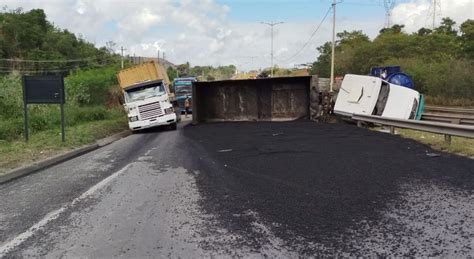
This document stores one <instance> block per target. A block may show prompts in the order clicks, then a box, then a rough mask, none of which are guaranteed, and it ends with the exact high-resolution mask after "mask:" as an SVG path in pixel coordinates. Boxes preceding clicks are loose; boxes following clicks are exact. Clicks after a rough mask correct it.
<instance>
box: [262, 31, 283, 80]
mask: <svg viewBox="0 0 474 259" xmlns="http://www.w3.org/2000/svg"><path fill="white" fill-rule="evenodd" d="M260 23H261V24H266V25H268V26H270V27H271V31H272V33H271V34H272V43H271V44H272V45H271V52H270V56H271V64H272V68H271V69H272V70H271V71H272V72H271V75H272V77H273V27H274V26H275V25H278V24H282V23H283V22H260Z"/></svg>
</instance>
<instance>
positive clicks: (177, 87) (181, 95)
mask: <svg viewBox="0 0 474 259" xmlns="http://www.w3.org/2000/svg"><path fill="white" fill-rule="evenodd" d="M196 81H197V80H196V78H194V77H180V78H175V79H174V81H173V92H174V94H175V96H176V102H177V109H178V113H184V111H185V109H186V108H185V107H184V101H185V100H186V98H189V102H190V104H191V106H190V107H189V112H191V113H192V111H193V110H192V93H193V82H196Z"/></svg>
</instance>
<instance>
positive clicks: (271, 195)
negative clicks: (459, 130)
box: [0, 122, 474, 258]
mask: <svg viewBox="0 0 474 259" xmlns="http://www.w3.org/2000/svg"><path fill="white" fill-rule="evenodd" d="M186 123H187V122H185V123H182V125H181V126H180V127H179V129H178V130H177V131H147V132H143V133H141V134H134V135H131V136H129V137H127V138H124V139H121V140H119V141H117V142H115V143H112V144H111V145H108V146H106V147H103V148H101V149H99V150H96V151H93V152H91V153H88V154H86V155H83V156H80V157H77V158H75V159H72V160H69V161H67V162H64V163H62V164H59V165H56V166H54V167H51V168H48V169H46V170H43V171H41V172H38V173H35V174H32V175H29V176H26V177H23V178H20V179H17V180H14V181H11V182H9V183H6V184H3V185H1V186H0V196H1V197H2V199H1V200H0V257H28V256H46V257H62V256H65V257H78V256H86V257H112V256H124V257H135V258H136V257H194V258H195V257H212V256H218V257H219V256H223V255H226V256H243V257H260V256H271V257H296V256H298V255H314V254H326V255H334V254H340V255H375V254H377V255H387V254H389V255H415V256H420V255H421V256H430V255H447V256H450V255H461V256H466V255H471V256H472V255H474V252H473V249H474V227H473V226H474V216H473V215H474V213H473V212H474V202H473V201H474V194H473V191H472V190H473V189H472V188H473V186H474V185H473V183H474V175H473V173H474V172H473V168H474V167H473V165H474V163H473V162H472V160H470V159H466V158H461V157H457V156H451V155H447V154H443V153H441V154H439V153H438V155H439V156H432V155H427V154H426V153H427V152H432V151H431V150H429V149H427V148H426V147H425V146H423V145H419V144H416V143H415V142H413V141H408V140H401V139H398V138H397V137H394V136H389V135H387V134H381V133H371V132H369V131H366V130H364V129H358V128H356V127H353V126H347V125H344V126H341V127H339V129H338V128H337V126H335V125H328V126H315V125H316V124H309V123H304V122H303V123H300V124H298V123H296V124H260V125H258V126H252V125H255V124H251V123H249V124H235V125H234V124H226V125H224V126H220V125H214V124H210V125H203V126H197V127H186V128H183V125H185V124H186ZM242 125H244V126H242ZM246 125H247V126H246ZM295 128H297V129H301V130H300V131H299V132H298V134H300V136H302V138H301V139H298V137H297V136H295V135H294V134H296V133H295V132H293V131H294V129H295ZM308 129H309V131H306V130H308ZM318 130H319V131H320V132H319V133H325V134H333V133H334V134H335V135H333V137H335V139H336V141H335V142H332V143H333V145H335V147H337V148H338V149H339V151H341V152H350V153H352V154H354V150H356V149H348V148H347V147H344V146H343V145H342V144H341V143H343V142H344V141H346V140H347V139H348V138H349V137H350V136H353V135H355V136H356V138H359V137H361V136H363V137H365V139H364V141H359V142H360V143H362V142H373V143H374V144H373V145H372V146H373V147H376V146H377V145H379V146H380V145H381V144H384V143H389V144H390V143H391V144H392V145H395V146H396V147H394V148H396V149H397V152H395V154H394V155H393V159H401V158H402V157H401V156H403V152H405V153H407V155H413V154H418V153H419V154H418V155H419V156H418V158H417V159H420V160H424V161H426V164H425V165H424V166H421V165H419V166H416V167H414V168H413V171H410V172H408V173H407V174H403V175H398V174H396V176H397V177H396V178H395V176H394V174H393V173H387V175H388V176H387V177H379V178H378V177H377V176H376V175H377V174H382V173H384V172H383V170H384V169H385V168H389V167H394V166H398V167H399V168H397V169H400V170H403V169H404V168H406V167H405V166H404V165H403V163H400V162H397V161H398V160H387V161H386V162H385V164H386V165H380V164H381V163H383V161H382V160H381V158H382V157H383V154H381V153H383V152H384V151H383V150H384V149H383V148H379V149H377V148H376V150H372V151H371V150H370V149H369V150H365V151H363V152H361V153H362V155H365V157H366V158H372V160H370V159H369V161H365V162H368V164H369V166H368V167H361V168H363V169H357V168H354V167H353V166H354V165H356V164H358V163H359V164H360V163H362V162H363V161H361V160H360V158H358V157H357V156H356V154H354V155H355V156H354V157H353V158H351V159H349V158H348V159H344V161H343V162H342V163H341V164H340V165H337V164H334V163H333V162H331V161H334V160H331V161H328V159H327V156H333V157H337V156H338V155H341V154H342V153H335V154H329V155H327V156H326V155H323V153H327V150H326V151H324V149H321V148H322V146H319V147H314V145H313V144H312V143H311V140H308V141H305V140H304V138H308V136H312V135H314V134H318ZM225 132H226V134H224V133H225ZM239 132H240V133H239ZM344 132H345V133H344ZM239 134H240V135H239ZM248 136H253V138H254V139H253V140H252V138H251V137H248ZM255 137H256V138H258V139H259V140H258V141H259V142H254V141H255ZM227 139H230V140H227ZM342 140H344V141H342ZM314 141H319V142H321V143H323V144H324V145H327V144H328V143H331V140H330V138H328V137H323V136H319V137H318V138H317V139H316V140H314ZM328 141H329V142H328ZM384 141H385V142H384ZM359 142H357V143H353V146H357V145H358V144H359ZM275 143H281V145H280V144H275ZM285 143H286V144H285ZM304 143H306V145H305V144H304ZM398 149H400V150H398ZM318 150H322V151H320V153H318V152H319V151H318ZM328 150H329V149H328ZM323 151H324V152H323ZM377 153H379V154H377ZM301 155H303V156H308V157H312V158H313V159H309V160H314V161H317V160H318V159H320V160H319V163H320V164H321V161H324V162H325V163H326V162H327V164H328V165H321V172H325V174H324V175H328V174H329V173H331V172H333V174H334V175H335V177H346V178H347V177H349V181H343V180H341V179H342V178H337V179H336V178H335V179H333V178H327V177H326V176H324V175H322V174H319V173H318V172H314V173H311V174H302V173H301V174H300V173H297V170H298V172H307V171H308V170H307V169H305V167H308V165H310V164H300V166H298V165H296V164H295V163H293V162H292V161H296V162H298V161H299V159H302V158H304V159H305V160H308V159H307V157H300V156H301ZM269 157H271V160H268V159H269ZM252 159H254V160H252ZM269 161H274V163H272V164H274V165H276V166H279V168H281V170H279V169H278V168H277V169H275V168H272V167H271V166H269V165H268V162H269ZM278 161H280V162H278ZM281 161H283V162H281ZM329 162H331V163H330V164H329ZM413 162H414V160H413V161H412V160H409V161H408V162H407V163H413ZM415 162H416V161H415ZM281 163H284V164H286V167H285V166H281ZM443 164H445V165H446V166H445V167H443ZM453 164H454V165H455V167H454V168H452V166H451V165H453ZM423 167H427V170H428V173H424V171H423V170H424V169H422V168H423ZM436 167H439V168H438V169H436ZM330 168H334V170H333V171H330V170H329V169H330ZM338 168H343V169H344V170H345V171H344V174H342V175H341V174H340V173H339V171H338V170H341V172H343V171H342V169H338ZM367 168H368V169H367ZM370 168H373V170H374V172H370V170H371V169H370ZM446 168H451V169H450V170H451V171H452V172H454V173H453V175H454V176H455V177H457V178H460V179H458V180H453V179H452V176H453V175H450V173H451V171H450V172H446V173H439V172H441V171H443V170H444V171H445V170H447V169H446ZM366 169H367V170H368V171H369V172H368V171H367V170H366ZM268 170H271V172H272V174H267V173H268V172H269V171H268ZM313 171H314V170H313ZM313 171H312V172H313ZM316 171H317V170H316ZM308 172H309V171H308ZM419 172H421V173H419ZM350 174H354V175H355V177H351V176H350ZM420 175H422V176H423V177H420ZM384 179H385V180H384ZM332 180H335V181H334V182H331V181H332ZM387 182H392V183H390V184H389V183H387ZM352 183H353V184H352ZM463 183H464V184H463ZM325 186H327V188H326V187H325ZM383 194H386V196H387V198H380V197H381V196H383ZM384 197H385V196H384ZM364 204H365V205H364ZM367 204H368V205H367ZM328 219H332V221H331V222H330V223H328V222H329V221H328Z"/></svg>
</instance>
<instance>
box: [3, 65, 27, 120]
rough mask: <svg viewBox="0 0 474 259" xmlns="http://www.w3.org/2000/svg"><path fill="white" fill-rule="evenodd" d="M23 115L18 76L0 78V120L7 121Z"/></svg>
mask: <svg viewBox="0 0 474 259" xmlns="http://www.w3.org/2000/svg"><path fill="white" fill-rule="evenodd" d="M22 114H23V90H22V86H21V78H20V75H18V74H16V73H15V74H9V75H6V76H2V77H0V118H2V117H3V118H4V119H8V118H14V117H18V116H22Z"/></svg>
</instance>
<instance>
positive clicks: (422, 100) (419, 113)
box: [415, 94, 425, 120]
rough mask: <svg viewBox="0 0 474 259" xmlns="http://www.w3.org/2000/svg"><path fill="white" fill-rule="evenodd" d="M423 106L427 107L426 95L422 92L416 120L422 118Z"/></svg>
mask: <svg viewBox="0 0 474 259" xmlns="http://www.w3.org/2000/svg"><path fill="white" fill-rule="evenodd" d="M423 108H425V96H424V95H422V94H420V103H419V105H418V110H417V111H416V116H415V120H421V116H422V115H423Z"/></svg>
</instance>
